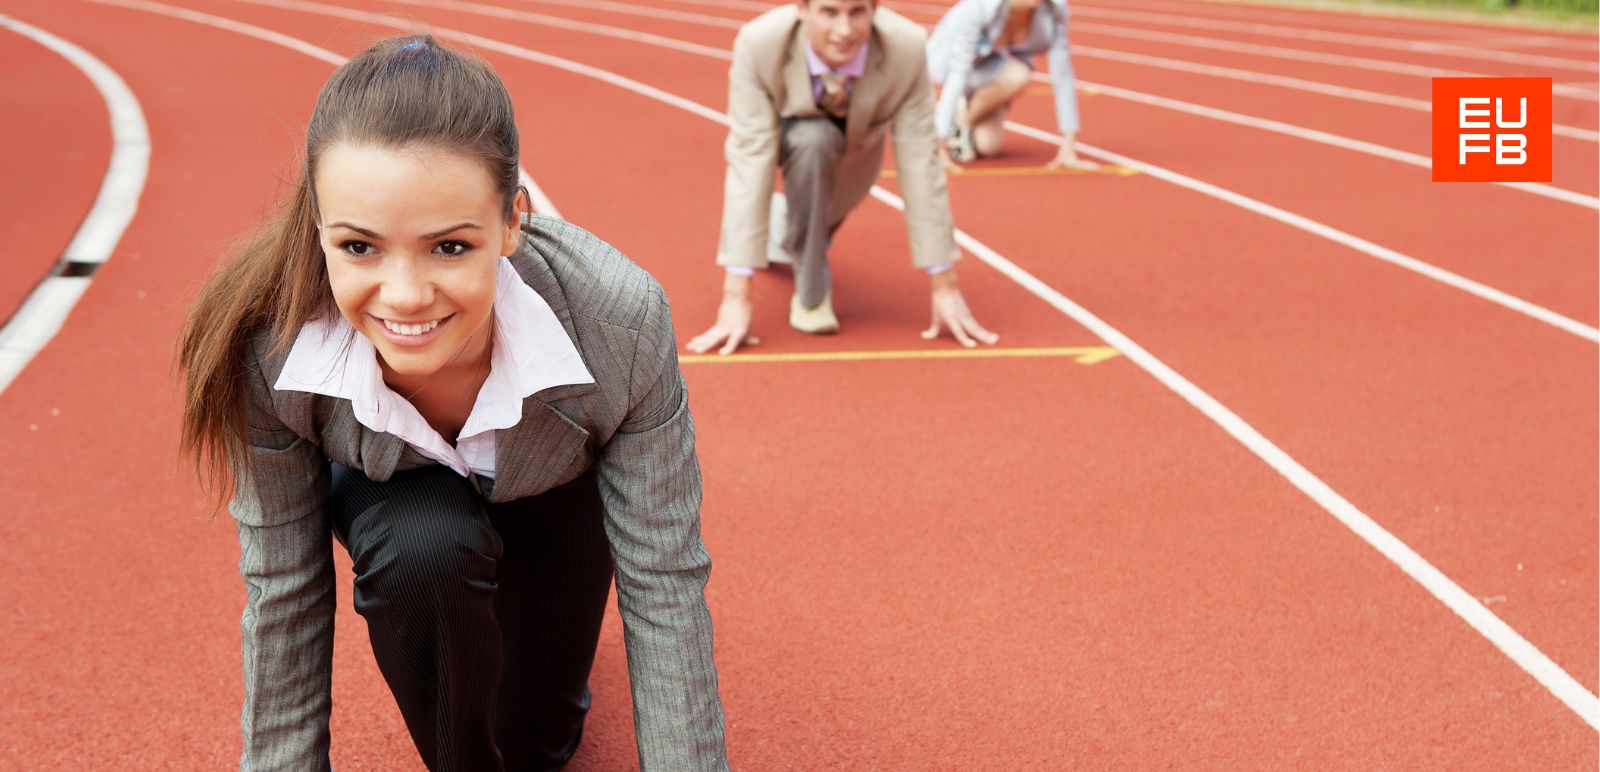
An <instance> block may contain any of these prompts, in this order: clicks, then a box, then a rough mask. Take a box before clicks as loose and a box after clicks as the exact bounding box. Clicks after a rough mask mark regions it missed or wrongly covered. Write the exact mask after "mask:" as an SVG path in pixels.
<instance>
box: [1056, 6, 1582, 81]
mask: <svg viewBox="0 0 1600 772" xmlns="http://www.w3.org/2000/svg"><path fill="white" fill-rule="evenodd" d="M1072 10H1073V15H1075V16H1090V17H1101V18H1106V19H1122V20H1125V21H1133V22H1143V23H1147V24H1153V25H1161V26H1169V27H1189V28H1191V29H1205V30H1217V31H1220V32H1242V33H1246V34H1251V35H1261V36H1265V37H1277V38H1287V39H1291V40H1312V41H1317V42H1321V43H1340V44H1345V45H1353V46H1362V47H1366V48H1382V49H1387V50H1392V51H1407V52H1411V53H1421V54H1434V55H1439V56H1453V57H1458V58H1465V59H1477V60H1481V61H1485V62H1502V63H1509V64H1523V65H1532V66H1536V67H1550V68H1554V69H1558V70H1572V71H1575V72H1600V65H1596V64H1595V63H1594V62H1592V61H1589V62H1586V61H1583V60H1580V59H1572V58H1566V57H1559V56H1541V55H1539V54H1522V53H1517V52H1514V51H1495V50H1490V49H1482V48H1469V47H1467V46H1461V45H1452V44H1448V43H1435V42H1425V41H1415V40H1395V39H1394V38H1384V37H1375V36H1372V35H1356V34H1353V33H1349V32H1331V31H1328V30H1309V29H1304V28H1300V27H1282V26H1278V25H1275V24H1258V23H1246V22H1235V21H1221V20H1217V19H1204V18H1194V17H1183V16H1177V15H1173V14H1168V13H1149V12H1146V11H1129V10H1121V9H1117V10H1113V9H1110V8H1098V7H1093V6H1081V5H1075V6H1073V9H1072Z"/></svg>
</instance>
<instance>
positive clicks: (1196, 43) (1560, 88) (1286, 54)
mask: <svg viewBox="0 0 1600 772" xmlns="http://www.w3.org/2000/svg"><path fill="white" fill-rule="evenodd" d="M1073 27H1074V28H1075V29H1077V30H1079V31H1083V32H1099V33H1101V34H1105V35H1113V36H1116V37H1124V38H1131V39H1133V40H1148V41H1153V42H1157V43H1172V44H1175V45H1181V46H1189V47H1191V48H1205V49H1209V50H1213V51H1227V52H1229V53H1236V54H1255V55H1257V56H1270V57H1274V58H1277V59H1291V60H1294V61H1300V62H1313V63H1316V64H1331V65H1335V66H1339V67H1350V68H1353V69H1360V70H1371V71H1374V72H1388V73H1394V74H1397V75H1414V76H1417V77H1420V78H1483V77H1488V76H1487V75H1484V74H1483V73H1481V72H1467V71H1465V70H1449V69H1444V68H1442V67H1424V66H1421V65H1415V64H1403V63H1400V62H1391V61H1388V60H1386V59H1371V58H1367V57H1361V56H1345V55H1342V54H1327V53H1322V52H1318V51H1302V50H1300V49H1298V48H1282V47H1279V46H1264V45H1257V44H1254V43H1240V42H1237V41H1229V40H1217V39H1215V38H1206V37H1198V36H1195V35H1179V34H1176V33H1170V32H1154V31H1151V30H1140V29H1134V28H1131V27H1117V26H1113V25H1109V24H1084V23H1082V22H1077V23H1075V24H1074V25H1073ZM1551 90H1552V92H1553V93H1555V94H1556V95H1558V96H1565V97H1572V98H1574V99H1582V100H1585V101H1589V102H1597V101H1600V94H1597V93H1596V92H1594V91H1592V90H1589V89H1582V88H1575V87H1572V86H1567V85H1564V84H1561V83H1557V84H1555V85H1554V86H1552V88H1551Z"/></svg>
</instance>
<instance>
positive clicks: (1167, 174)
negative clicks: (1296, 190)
mask: <svg viewBox="0 0 1600 772" xmlns="http://www.w3.org/2000/svg"><path fill="white" fill-rule="evenodd" d="M390 1H391V2H396V3H403V4H406V5H415V6H421V7H431V8H438V9H442V10H455V11H465V12H467V13H477V14H481V15H484V16H489V17H492V18H499V19H506V20H510V21H523V22H528V23H531V24H550V22H549V21H547V20H548V19H551V18H553V17H546V16H542V15H539V14H532V13H529V12H527V11H518V10H515V9H511V8H502V7H500V6H492V5H484V4H482V3H473V2H464V1H462V0H390ZM239 2H257V0H239ZM552 26H557V27H559V28H561V29H571V30H576V31H582V32H588V33H591V34H595V35H601V36H604V37H610V38H615V39H619V40H628V41H633V42H638V43H644V44H646V45H652V46H658V47H661V48H666V49H669V50H674V51H682V52H684V53H690V54H695V55H698V56H705V57H709V58H713V59H721V60H729V59H731V58H732V54H730V53H729V52H728V51H725V50H722V49H716V48H710V47H708V46H702V45H698V44H694V43H686V42H683V41H679V40H676V39H673V38H669V37H664V36H661V35H652V34H648V33H643V32H635V31H633V30H628V29H622V28H619V27H609V26H606V25H602V24H591V23H588V22H573V21H571V20H566V19H562V20H560V23H559V24H553V25H552ZM1096 87H1097V88H1112V87H1109V86H1096ZM1119 90H1120V89H1119ZM1141 96H1142V95H1141ZM1156 98H1159V97H1156ZM685 109H690V108H685ZM1007 128H1008V129H1010V130H1011V131H1013V132H1016V133H1018V134H1022V135H1023V136H1028V137H1032V138H1034V139H1040V140H1042V141H1044V142H1049V143H1052V144H1059V143H1060V141H1061V140H1060V138H1059V137H1057V136H1056V135H1053V134H1047V133H1045V132H1042V131H1039V130H1038V129H1034V128H1032V127H1029V126H1025V125H1023V124H1019V123H1015V122H1008V123H1007ZM1351 141H1354V140H1351ZM1089 147H1091V146H1085V149H1086V150H1087V149H1089ZM1090 152H1093V153H1094V154H1096V155H1099V156H1101V157H1104V158H1106V159H1107V160H1111V161H1112V163H1118V164H1121V165H1123V166H1133V167H1134V168H1139V169H1144V170H1148V172H1147V173H1148V174H1150V175H1151V176H1153V177H1156V178H1158V179H1161V180H1164V181H1166V182H1170V183H1172V184H1174V185H1178V186H1180V187H1183V188H1187V189H1188V190H1192V191H1194V192H1196V193H1200V194H1202V195H1206V196H1210V197H1212V198H1216V199H1218V200H1221V201H1224V202H1226V203H1229V204H1232V205H1234V206H1238V207H1241V208H1243V209H1245V210H1247V211H1250V212H1255V213H1256V214H1261V215H1265V216H1267V217H1270V218H1272V219H1274V220H1277V221H1278V222H1281V223H1283V224H1285V225H1288V226H1290V227H1293V228H1298V229H1300V230H1303V231H1306V232H1308V233H1311V234H1313V235H1316V236H1319V237H1321V238H1325V239H1328V240H1329V241H1332V242H1334V243H1336V244H1340V245H1343V246H1346V247H1349V248H1351V249H1354V250H1356V251H1358V252H1361V253H1363V254H1366V255H1370V256H1372V257H1376V258H1378V259H1379V260H1383V261H1385V262H1388V263H1391V264H1393V265H1397V266H1399V267H1402V268H1405V269H1406V270H1409V271H1412V272H1415V273H1417V274H1420V275H1422V276H1425V277H1427V278H1430V279H1433V280H1435V281H1438V282H1441V283H1443V284H1445V285H1446V286H1449V287H1454V288H1456V289H1459V290H1462V291H1465V292H1467V293H1469V294H1472V295H1474V296H1477V297H1479V298H1482V299H1484V300H1487V301H1489V302H1491V303H1495V304H1497V305H1500V306H1502V307H1505V308H1508V309H1511V310H1513V311H1516V312H1518V313H1522V314H1526V315H1527V316H1530V317H1532V318H1534V319H1537V320H1539V321H1541V322H1545V323H1546V324H1550V325H1553V326H1555V327H1556V328H1558V329H1560V330H1563V331H1565V332H1570V333H1572V334H1574V335H1577V336H1578V337H1581V338H1584V339H1585V340H1589V341H1593V342H1596V343H1600V330H1597V329H1596V328H1594V327H1590V326H1588V325H1586V324H1584V323H1582V322H1579V321H1577V320H1575V319H1572V318H1569V317H1566V316H1563V315H1562V314H1559V313H1556V312H1555V311H1552V310H1550V309H1548V308H1545V307H1543V306H1539V305H1536V304H1534V303H1531V302H1529V301H1526V300H1523V299H1521V298H1518V297H1516V296H1514V295H1511V294H1509V293H1506V292H1502V291H1501V290H1497V289H1495V288H1493V287H1490V286H1488V285H1485V284H1481V283H1479V282H1476V281H1473V280H1471V279H1468V278H1466V277H1464V276H1461V275H1459V274H1456V273H1452V272H1450V271H1447V270H1445V269H1443V268H1439V267H1438V266H1434V265H1431V264H1429V263H1425V262H1423V261H1421V260H1418V259H1417V258H1414V257H1410V256H1408V255H1405V254H1402V253H1400V252H1397V251H1395V250H1392V249H1389V248H1388V247H1383V246H1379V245H1377V244H1374V243H1372V242H1370V241H1367V240H1366V239H1362V238H1359V237H1357V236H1354V235H1351V234H1349V233H1346V232H1345V231H1342V230H1339V229H1337V228H1334V227H1332V226H1329V225H1325V224H1323V223H1320V222H1317V221H1315V220H1312V219H1310V218H1308V217H1304V216H1301V215H1297V214H1294V213H1292V212H1289V211H1287V210H1285V209H1280V208H1278V207H1275V206H1272V205H1270V204H1266V203H1264V202H1261V201H1257V200H1256V199H1253V198H1250V197H1248V196H1245V195H1242V194H1239V193H1235V192H1233V191H1231V190H1228V189H1226V188H1223V187H1220V186H1217V185H1213V184H1211V183H1208V182H1201V181H1200V180H1197V179H1194V178H1193V177H1189V176H1186V175H1183V174H1179V173H1178V172H1174V171H1172V170H1170V169H1165V168H1162V167H1160V166H1155V165H1154V164H1149V163H1145V162H1143V161H1136V160H1134V159H1132V158H1128V157H1127V156H1123V155H1118V154H1116V153H1111V152H1109V151H1105V150H1100V149H1098V148H1094V149H1093V150H1091V151H1090ZM1394 152H1399V151H1394ZM1123 161H1127V162H1130V163H1123ZM1135 165H1136V166H1135ZM1512 184H1516V183H1512Z"/></svg>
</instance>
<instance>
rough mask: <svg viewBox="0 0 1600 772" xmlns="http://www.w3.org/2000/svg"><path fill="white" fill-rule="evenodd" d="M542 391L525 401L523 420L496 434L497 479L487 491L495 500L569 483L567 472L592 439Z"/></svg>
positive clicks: (495, 464)
mask: <svg viewBox="0 0 1600 772" xmlns="http://www.w3.org/2000/svg"><path fill="white" fill-rule="evenodd" d="M585 386H587V387H589V388H591V389H592V388H594V386H593V385H592V384H585ZM563 388H565V387H563ZM549 391H558V389H550V390H549ZM543 394H544V392H540V393H539V394H535V395H534V396H531V397H529V398H527V399H525V400H523V401H522V420H521V421H519V422H517V425H516V426H513V427H511V428H509V429H501V430H500V432H499V433H498V434H496V435H495V442H494V468H495V479H494V483H493V485H492V486H491V487H490V488H489V490H488V491H487V493H488V496H489V497H490V499H492V500H494V501H510V500H511V499H519V498H522V497H524V496H532V495H535V494H538V493H543V492H545V491H547V490H549V489H551V488H553V487H555V486H556V485H558V484H560V483H563V482H566V473H567V472H568V471H570V470H571V468H572V466H573V462H574V460H575V459H576V458H577V456H578V454H579V453H580V452H582V450H583V447H584V445H585V444H586V443H587V442H588V441H589V432H587V431H585V430H584V428H583V427H582V426H579V425H577V424H576V423H574V422H573V421H572V419H570V418H568V417H566V416H565V415H563V414H562V413H561V411H559V410H556V409H555V408H554V407H552V406H551V405H550V404H549V403H548V402H546V401H545V399H544V397H543ZM580 471H581V470H580ZM486 482H487V481H486Z"/></svg>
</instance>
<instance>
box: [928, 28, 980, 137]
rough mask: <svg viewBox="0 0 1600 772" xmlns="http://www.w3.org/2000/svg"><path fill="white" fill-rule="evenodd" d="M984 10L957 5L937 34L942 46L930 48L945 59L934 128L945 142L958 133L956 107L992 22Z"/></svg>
mask: <svg viewBox="0 0 1600 772" xmlns="http://www.w3.org/2000/svg"><path fill="white" fill-rule="evenodd" d="M984 10H985V9H984V8H983V7H982V6H981V5H980V4H978V3H973V2H963V3H957V4H956V5H955V7H953V8H951V9H950V10H949V11H947V12H946V13H947V14H948V16H949V18H946V19H945V20H943V21H941V22H940V23H939V28H938V30H937V32H935V34H937V35H938V36H939V37H940V41H939V43H940V44H939V45H937V46H933V47H931V48H930V50H931V51H933V52H935V53H936V54H937V55H938V56H940V57H942V58H943V59H944V61H943V62H940V70H941V71H943V72H944V82H943V83H941V84H940V91H939V104H938V109H937V110H936V112H935V114H934V126H935V128H936V130H937V131H938V134H939V136H940V137H943V138H945V139H948V138H950V136H951V135H953V134H955V127H956V107H957V105H958V104H959V103H960V102H961V100H962V99H965V98H966V96H967V79H968V78H969V77H971V76H972V65H974V64H976V63H977V60H978V45H979V40H980V39H981V38H982V36H983V29H984V26H985V25H986V24H987V23H988V21H989V20H988V19H986V18H984V15H983V13H984Z"/></svg>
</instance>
